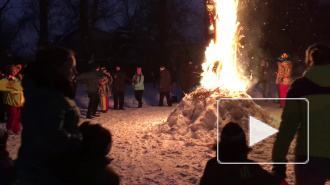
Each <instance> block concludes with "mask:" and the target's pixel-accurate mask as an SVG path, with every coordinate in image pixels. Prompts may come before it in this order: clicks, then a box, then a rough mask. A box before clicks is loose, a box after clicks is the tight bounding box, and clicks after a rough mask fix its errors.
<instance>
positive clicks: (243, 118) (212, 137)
mask: <svg viewBox="0 0 330 185" xmlns="http://www.w3.org/2000/svg"><path fill="white" fill-rule="evenodd" d="M240 97H248V95H242V96H240ZM218 99H220V96H218V97H212V96H210V94H209V93H192V94H189V95H187V96H185V98H184V99H183V100H182V101H181V103H180V104H179V105H178V106H177V107H176V108H175V109H174V110H173V111H172V112H171V113H170V115H169V117H168V118H167V120H166V122H165V123H164V124H161V125H160V126H159V130H158V131H159V132H160V133H164V134H168V135H171V136H172V137H173V138H172V139H175V140H182V141H186V145H205V146H208V145H211V144H214V143H215V142H216V139H217V120H218V122H219V131H220V132H221V130H222V128H223V127H224V126H225V125H226V124H227V123H229V122H236V123H238V124H239V125H240V126H241V127H242V128H243V130H244V131H245V132H246V133H248V130H249V128H248V127H249V116H253V117H255V118H257V119H259V120H261V121H263V122H265V123H274V120H273V117H271V116H270V115H269V113H268V112H267V111H266V110H264V109H262V108H261V107H260V106H259V105H258V104H256V103H255V102H254V101H253V100H234V99H233V100H220V102H219V104H217V100H218ZM217 108H218V111H219V114H218V113H217ZM217 115H219V119H217ZM273 126H274V125H273Z"/></svg>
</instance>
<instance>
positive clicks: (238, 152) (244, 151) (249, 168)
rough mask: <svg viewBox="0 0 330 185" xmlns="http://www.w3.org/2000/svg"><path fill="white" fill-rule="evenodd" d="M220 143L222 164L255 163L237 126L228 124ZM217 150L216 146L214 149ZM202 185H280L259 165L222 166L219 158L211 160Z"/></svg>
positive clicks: (243, 135) (241, 131)
mask: <svg viewBox="0 0 330 185" xmlns="http://www.w3.org/2000/svg"><path fill="white" fill-rule="evenodd" d="M220 137H221V140H220V142H219V149H218V151H219V154H218V155H219V160H220V161H221V162H236V163H239V162H241V163H242V162H245V163H246V162H254V161H252V160H249V159H248V158H247V155H248V153H249V151H250V148H249V147H248V146H247V144H246V136H245V133H244V131H243V129H242V128H241V127H240V126H239V125H238V124H237V123H233V122H230V123H228V124H226V126H225V127H224V128H223V130H222V132H221V136H220ZM214 149H216V146H215V147H214ZM200 184H201V185H213V184H254V185H256V184H267V185H268V184H280V182H279V179H277V178H276V177H275V176H274V175H272V174H270V173H269V172H267V171H266V170H264V169H262V167H261V166H260V165H258V164H221V163H218V161H217V157H214V158H212V159H210V160H209V161H208V162H207V164H206V167H205V170H204V174H203V176H202V178H201V181H200Z"/></svg>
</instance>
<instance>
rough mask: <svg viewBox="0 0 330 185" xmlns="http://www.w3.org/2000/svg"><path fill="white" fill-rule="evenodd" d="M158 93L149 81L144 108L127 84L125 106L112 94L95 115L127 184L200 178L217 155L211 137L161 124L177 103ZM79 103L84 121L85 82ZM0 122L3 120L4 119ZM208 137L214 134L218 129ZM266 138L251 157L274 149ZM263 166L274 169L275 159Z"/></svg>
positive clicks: (13, 147) (272, 107) (271, 107)
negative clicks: (194, 135)
mask: <svg viewBox="0 0 330 185" xmlns="http://www.w3.org/2000/svg"><path fill="white" fill-rule="evenodd" d="M158 97H159V95H158V91H157V89H154V88H153V87H152V85H151V84H146V89H145V91H144V95H143V101H144V104H143V108H140V109H139V108H136V107H137V105H138V104H137V102H136V101H135V98H134V92H133V89H132V87H131V86H129V85H128V86H127V88H126V94H125V108H126V110H113V109H112V107H113V101H112V100H110V111H109V112H107V113H101V116H100V117H97V118H94V119H92V120H91V121H92V122H93V123H100V124H101V125H102V126H104V127H105V128H108V129H109V130H110V131H111V133H112V135H113V141H114V142H113V147H112V149H111V152H110V154H109V156H110V157H111V158H114V160H113V161H112V163H111V164H110V165H111V166H112V167H113V169H114V170H115V171H116V172H117V173H118V174H120V176H121V183H122V184H123V185H131V184H180V185H181V184H199V179H200V178H201V176H202V174H203V170H204V167H205V164H206V162H207V161H208V160H209V159H210V158H212V157H214V156H215V152H214V151H213V150H212V149H211V145H212V144H213V143H214V141H212V140H211V139H209V140H210V141H208V142H204V143H203V142H201V141H202V140H200V139H201V138H196V139H197V140H196V142H194V138H191V137H190V136H191V135H187V138H185V137H174V136H173V132H172V133H171V132H164V129H163V128H164V127H166V126H168V122H166V121H167V118H168V116H169V115H170V114H171V112H172V111H173V110H174V109H176V106H177V104H174V105H173V107H167V106H164V107H158V106H157V105H158ZM76 103H77V105H78V106H79V108H80V109H81V122H83V121H87V119H85V116H86V109H87V103H88V98H87V95H86V93H85V87H84V86H83V85H80V86H78V90H77V97H76ZM165 105H166V103H165ZM278 105H279V104H276V103H273V102H267V103H264V104H263V105H262V107H263V108H264V109H265V110H266V111H268V112H271V113H272V115H273V116H275V117H276V116H277V117H279V116H280V114H281V109H278V108H277V107H278ZM206 115H207V114H206ZM0 126H1V127H4V126H5V125H4V124H3V123H2V124H0ZM172 131H173V130H172ZM187 132H188V130H187ZM176 134H177V133H176ZM207 137H214V138H215V139H216V135H215V134H213V135H212V136H210V135H207ZM197 141H198V142H197ZM263 144H265V146H266V147H265V148H260V147H259V148H258V145H256V146H257V148H256V149H255V150H256V151H254V152H253V154H252V155H251V158H253V159H258V157H259V156H260V157H264V156H265V155H270V152H271V149H272V143H271V141H269V140H265V142H264V143H263ZM19 146H20V136H10V138H9V142H8V150H9V152H10V156H11V157H12V158H13V159H15V158H16V156H17V151H18V148H19ZM260 152H262V153H260ZM263 167H264V168H265V169H267V170H270V169H271V165H263ZM287 167H288V171H287V176H288V178H287V181H288V182H289V183H290V184H293V183H294V179H293V165H288V166H287Z"/></svg>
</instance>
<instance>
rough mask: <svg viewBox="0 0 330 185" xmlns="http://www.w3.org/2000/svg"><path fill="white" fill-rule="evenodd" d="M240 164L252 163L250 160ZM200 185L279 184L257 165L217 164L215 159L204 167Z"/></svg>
mask: <svg viewBox="0 0 330 185" xmlns="http://www.w3.org/2000/svg"><path fill="white" fill-rule="evenodd" d="M241 162H254V161H251V160H246V161H241ZM200 184H201V185H215V184H219V185H220V184H235V185H238V184H251V185H252V184H253V185H257V184H267V185H269V184H279V183H278V182H277V179H276V178H275V177H274V176H273V175H272V174H270V173H269V172H267V171H266V170H264V169H262V167H261V166H260V165H258V164H235V165H229V164H219V163H218V161H217V158H216V157H214V158H212V159H210V160H209V161H208V162H207V164H206V167H205V171H204V174H203V177H202V179H201V182H200Z"/></svg>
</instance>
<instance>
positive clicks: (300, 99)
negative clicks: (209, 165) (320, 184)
mask: <svg viewBox="0 0 330 185" xmlns="http://www.w3.org/2000/svg"><path fill="white" fill-rule="evenodd" d="M221 100H299V101H305V102H306V103H307V160H306V161H304V162H221V161H220V159H219V139H220V137H219V136H220V133H219V103H220V101H221ZM217 162H218V163H219V164H307V163H308V162H309V101H308V99H307V98H220V99H219V100H217Z"/></svg>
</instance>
